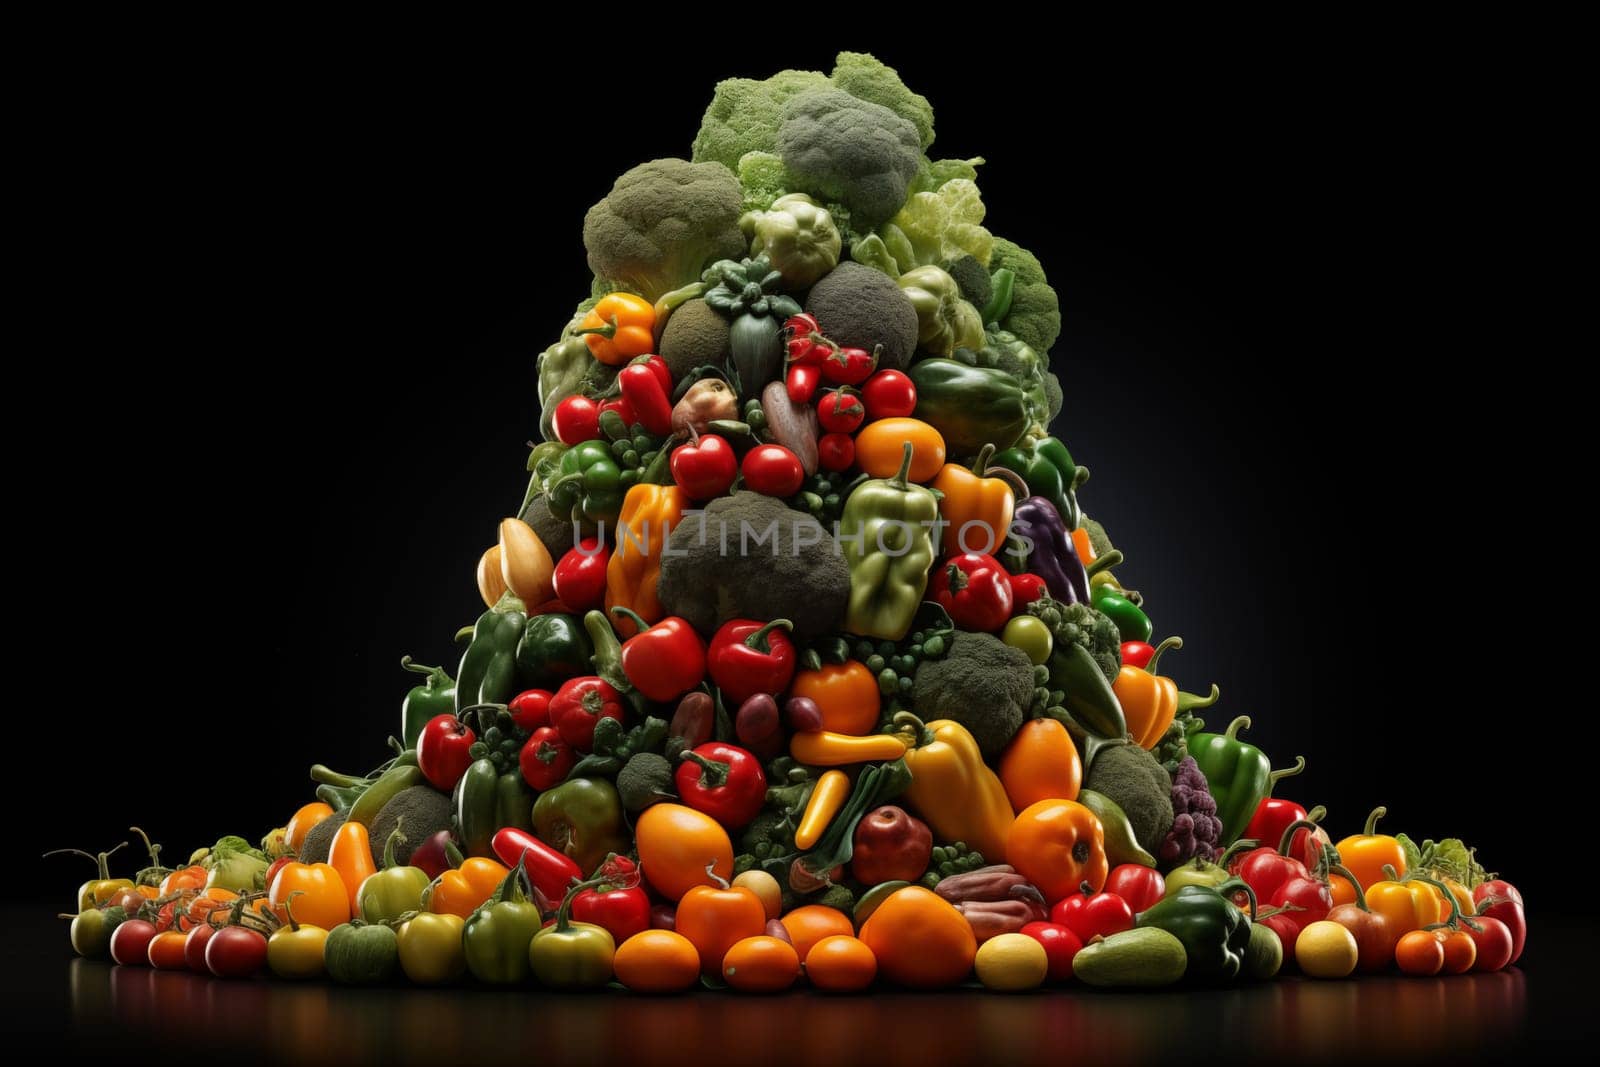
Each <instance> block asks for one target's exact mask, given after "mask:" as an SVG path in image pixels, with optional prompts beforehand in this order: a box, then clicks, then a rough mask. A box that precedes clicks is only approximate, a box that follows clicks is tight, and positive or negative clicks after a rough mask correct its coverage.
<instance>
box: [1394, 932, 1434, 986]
mask: <svg viewBox="0 0 1600 1067" xmlns="http://www.w3.org/2000/svg"><path fill="white" fill-rule="evenodd" d="M1394 962H1395V963H1396V964H1397V965H1398V966H1399V968H1400V972H1401V973H1402V974H1410V975H1420V976H1427V975H1430V974H1438V973H1439V968H1441V967H1443V966H1444V945H1443V944H1441V943H1440V942H1439V939H1438V938H1437V937H1434V936H1433V931H1432V930H1412V931H1410V932H1409V933H1407V934H1405V936H1403V937H1401V938H1400V940H1399V941H1397V942H1395V946H1394Z"/></svg>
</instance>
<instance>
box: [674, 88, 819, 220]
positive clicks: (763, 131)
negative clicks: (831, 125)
mask: <svg viewBox="0 0 1600 1067" xmlns="http://www.w3.org/2000/svg"><path fill="white" fill-rule="evenodd" d="M828 84H829V83H828V78H827V75H825V74H822V73H820V72H819V71H815V70H780V71H779V72H778V73H776V74H774V75H773V76H772V77H770V78H765V79H762V80H760V81H758V80H756V79H755V78H729V79H727V80H726V81H721V82H718V83H717V87H716V89H715V91H713V92H712V94H711V104H710V106H709V107H707V108H706V113H705V116H704V117H703V118H702V119H701V120H700V132H699V133H697V134H695V138H694V148H693V150H692V152H691V154H690V158H691V159H693V160H694V161H695V162H696V163H721V164H722V165H723V166H724V167H727V168H728V169H729V170H738V169H739V159H740V157H742V156H743V155H744V154H745V153H746V152H771V151H772V150H773V148H774V146H776V145H777V143H778V123H779V121H780V116H781V115H782V113H783V105H784V104H787V103H788V102H789V98H790V97H792V96H794V95H796V94H797V93H803V92H806V91H807V90H809V89H826V88H827V87H828ZM774 199H776V198H774ZM767 203H768V204H770V203H772V201H771V200H769V201H767ZM761 206H762V207H765V206H766V205H765V204H763V205H761Z"/></svg>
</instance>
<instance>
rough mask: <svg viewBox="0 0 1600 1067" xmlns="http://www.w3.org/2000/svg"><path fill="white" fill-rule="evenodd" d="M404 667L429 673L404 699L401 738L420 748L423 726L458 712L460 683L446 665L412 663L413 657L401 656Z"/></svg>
mask: <svg viewBox="0 0 1600 1067" xmlns="http://www.w3.org/2000/svg"><path fill="white" fill-rule="evenodd" d="M400 666H402V667H404V668H405V669H406V670H408V671H415V672H416V673H417V674H425V675H427V676H428V677H427V680H426V681H424V682H423V683H422V684H421V685H418V686H417V687H415V688H414V689H412V690H411V691H410V692H409V693H407V694H406V698H405V699H404V700H403V701H401V702H400V737H401V740H403V741H405V743H406V747H407V748H416V747H417V738H419V737H421V736H422V728H423V727H424V726H426V725H428V720H429V719H431V718H433V717H434V716H435V715H454V714H455V713H456V683H455V681H454V680H452V679H451V677H450V676H449V675H448V674H446V673H445V670H444V668H443V667H424V666H423V665H422V664H420V663H413V662H411V657H410V656H402V657H401V658H400Z"/></svg>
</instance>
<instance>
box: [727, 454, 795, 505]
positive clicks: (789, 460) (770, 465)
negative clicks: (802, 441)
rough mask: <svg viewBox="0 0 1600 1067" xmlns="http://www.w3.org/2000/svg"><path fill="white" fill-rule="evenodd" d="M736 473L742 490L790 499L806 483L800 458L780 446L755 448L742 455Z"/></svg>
mask: <svg viewBox="0 0 1600 1067" xmlns="http://www.w3.org/2000/svg"><path fill="white" fill-rule="evenodd" d="M739 470H740V472H741V473H742V474H743V475H744V485H745V488H746V489H749V490H752V491H753V492H757V493H765V494H766V495H767V496H777V497H791V496H794V495H795V494H796V493H798V492H799V491H800V487H801V486H802V485H804V484H805V480H806V471H805V468H804V467H803V466H801V464H800V457H799V456H797V455H795V454H794V453H793V452H791V451H789V450H788V449H787V448H785V447H783V446H782V445H757V446H756V447H755V448H752V449H751V450H750V451H748V452H746V453H745V454H744V462H743V463H742V464H741V465H740V467H739Z"/></svg>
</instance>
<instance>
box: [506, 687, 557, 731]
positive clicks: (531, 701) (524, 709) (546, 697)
mask: <svg viewBox="0 0 1600 1067" xmlns="http://www.w3.org/2000/svg"><path fill="white" fill-rule="evenodd" d="M554 697H555V694H554V693H552V692H550V690H548V689H524V690H523V691H522V692H520V693H518V694H517V695H516V696H514V697H512V698H511V703H509V704H507V705H506V710H507V711H509V712H511V721H512V722H514V723H516V724H517V728H518V729H519V730H527V731H530V732H532V731H534V730H537V729H538V728H539V727H541V726H549V725H550V701H551V700H552V699H553V698H554Z"/></svg>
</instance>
